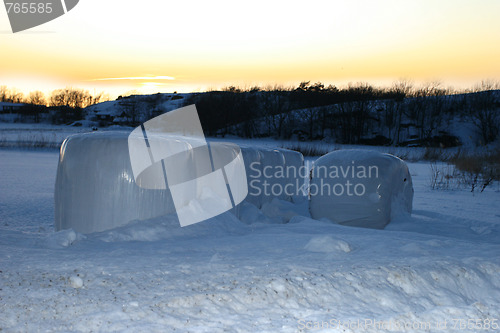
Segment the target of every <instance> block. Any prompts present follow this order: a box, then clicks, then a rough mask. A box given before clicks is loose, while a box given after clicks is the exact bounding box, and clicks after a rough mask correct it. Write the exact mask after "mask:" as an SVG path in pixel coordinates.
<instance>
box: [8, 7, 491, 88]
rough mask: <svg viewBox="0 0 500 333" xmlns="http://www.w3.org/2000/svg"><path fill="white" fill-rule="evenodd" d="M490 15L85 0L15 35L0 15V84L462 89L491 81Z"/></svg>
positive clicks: (461, 10) (484, 11)
mask: <svg viewBox="0 0 500 333" xmlns="http://www.w3.org/2000/svg"><path fill="white" fill-rule="evenodd" d="M152 9H154V10H152ZM431 9H432V10H431ZM0 11H1V10H0ZM117 12H119V15H118V14H117ZM499 12H500V2H499V1H495V0H478V1H476V2H474V3H471V2H470V1H466V0H454V1H453V0H443V1H439V2H435V1H431V0H421V1H418V2H415V1H405V0H400V1H395V0H380V1H371V0H360V1H311V2H309V3H307V4H305V3H303V2H298V1H287V2H283V1H276V2H272V3H269V2H266V1H263V0H262V1H261V0H258V1H253V2H251V3H250V2H249V3H235V2H233V1H228V0H217V1H215V2H214V3H212V4H209V3H206V2H203V1H194V0H192V1H188V2H182V3H168V4H166V3H164V2H162V1H154V0H146V1H143V2H141V4H140V5H138V4H137V3H136V2H131V1H120V2H113V1H111V2H105V3H103V2H100V1H97V0H86V1H84V2H80V3H79V4H78V6H77V7H75V9H73V10H72V11H71V12H69V13H68V14H67V15H65V16H63V17H61V18H60V19H56V20H54V21H51V22H49V23H47V24H46V25H43V26H40V27H37V28H35V29H32V30H33V31H26V32H24V33H23V32H21V33H17V34H11V33H8V31H10V26H9V25H8V20H7V16H6V14H5V12H3V13H1V12H0V22H1V23H0V32H2V33H1V34H0V39H1V43H0V45H1V52H0V85H7V86H8V87H12V88H14V87H16V88H18V89H21V90H23V91H25V92H28V91H32V90H42V91H50V90H52V89H56V88H63V87H65V86H72V87H79V88H84V89H88V90H90V91H106V92H108V93H110V94H111V95H112V96H113V97H116V96H118V95H119V94H123V93H125V92H127V91H131V90H136V91H138V92H142V93H155V92H173V91H178V92H190V91H203V90H207V89H210V88H220V87H223V86H227V85H239V86H252V85H261V86H265V85H274V84H281V85H285V86H289V85H297V84H298V83H299V82H300V81H304V80H307V81H309V80H310V81H313V82H317V81H321V82H323V83H324V84H325V85H328V84H334V85H343V84H346V83H347V82H358V81H366V82H369V83H372V84H375V85H380V84H382V85H386V84H390V82H391V81H396V80H398V79H400V78H403V77H404V78H411V79H413V80H415V81H417V82H422V81H427V80H440V81H441V82H442V83H443V85H445V86H448V85H454V86H458V87H465V86H469V87H470V86H472V85H474V84H475V83H476V82H478V81H480V80H482V79H493V80H500V62H499V61H498V59H500V34H499V33H498V32H499V31H500V21H499V20H498V19H497V18H498V17H497V16H498V13H499ZM169 13H170V14H169ZM171 13H175V14H176V15H172V14H171ZM89 17H92V20H89Z"/></svg>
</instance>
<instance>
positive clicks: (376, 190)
mask: <svg viewBox="0 0 500 333" xmlns="http://www.w3.org/2000/svg"><path fill="white" fill-rule="evenodd" d="M310 195H311V200H310V211H311V216H312V217H313V218H314V219H321V218H328V219H329V220H331V221H333V222H335V223H339V224H344V225H349V226H357V227H366V228H377V229H382V228H384V227H385V226H386V225H387V224H388V223H389V222H390V220H391V217H393V216H395V215H396V214H400V213H405V212H406V213H411V209H412V200H413V186H412V180H411V176H410V173H409V171H408V167H407V166H406V164H405V163H404V162H403V161H402V160H401V159H399V158H397V157H395V156H392V155H389V154H380V153H377V152H373V151H365V150H341V151H334V152H331V153H329V154H327V155H324V156H323V157H321V158H319V159H318V160H317V161H316V162H315V163H314V167H313V169H312V171H311V185H310Z"/></svg>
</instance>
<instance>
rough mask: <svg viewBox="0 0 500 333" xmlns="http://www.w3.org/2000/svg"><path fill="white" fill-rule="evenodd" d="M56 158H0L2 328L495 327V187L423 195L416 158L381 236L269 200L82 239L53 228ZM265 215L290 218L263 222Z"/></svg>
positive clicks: (498, 293) (498, 244)
mask: <svg viewBox="0 0 500 333" xmlns="http://www.w3.org/2000/svg"><path fill="white" fill-rule="evenodd" d="M57 159H58V154H57V153H56V152H33V151H23V150H20V151H16V150H0V170H1V174H0V329H1V330H3V331H6V332H19V331H126V332H136V331H153V332H164V331H181V332H222V331H229V332H279V331H282V332H301V331H302V332H308V331H311V332H312V331H314V332H318V331H319V332H321V331H328V332H365V331H366V332H384V331H419V332H421V331H431V332H436V331H441V332H445V331H447V332H459V331H460V332H463V331H470V332H472V331H481V330H480V329H477V327H478V326H477V325H480V324H481V325H483V326H484V325H486V324H488V325H490V327H495V326H494V325H495V323H496V325H499V324H498V320H499V318H500V310H499V309H500V260H499V258H500V222H499V221H500V208H499V207H498V202H499V199H500V192H499V188H498V185H495V187H491V188H487V189H486V190H485V192H484V193H480V194H476V195H475V196H473V195H472V194H471V193H470V192H468V191H432V190H430V187H429V174H430V168H429V166H428V164H425V163H411V164H409V167H410V172H411V175H412V178H413V181H414V187H415V198H414V214H413V216H412V217H411V218H406V219H403V220H396V221H393V222H391V224H389V225H388V226H387V228H386V229H385V230H370V229H359V228H352V227H344V226H340V225H333V224H329V223H326V222H321V221H315V220H312V219H311V218H310V217H309V216H308V213H307V207H306V206H305V205H304V204H291V203H287V202H281V201H275V202H273V203H271V204H269V205H267V206H265V207H263V209H262V210H258V209H256V208H254V209H252V207H247V209H246V210H245V215H246V216H245V218H246V219H247V220H259V221H261V223H254V224H250V225H247V224H244V223H242V222H241V221H239V220H237V219H236V218H235V217H234V216H233V215H231V214H230V213H226V214H224V215H221V216H219V217H217V218H214V219H212V220H210V221H207V222H204V223H199V224H196V225H192V226H190V227H186V228H180V227H179V226H178V224H177V221H176V219H175V218H174V217H173V216H166V217H162V218H157V219H152V220H149V221H146V222H142V223H132V224H131V225H129V226H126V227H122V228H120V229H117V230H112V231H107V232H102V233H97V234H90V235H86V236H83V235H80V234H77V233H75V232H74V231H71V230H66V231H61V232H57V233H55V232H54V227H53V219H54V214H53V190H54V181H55V174H56V166H57ZM265 213H267V214H268V215H273V216H275V217H276V216H282V217H286V219H287V220H288V219H289V220H290V222H289V223H288V224H269V223H266V222H271V219H270V218H268V217H266V215H265ZM469 319H471V320H474V321H472V322H471V321H468V320H469ZM375 321H376V322H375ZM390 325H392V326H390ZM397 325H399V326H401V328H400V329H396V327H397ZM404 325H407V326H404ZM464 325H465V329H464ZM467 325H469V328H470V329H469V328H467ZM471 325H472V326H471ZM474 325H476V326H474ZM321 326H322V327H323V329H317V328H318V327H321ZM438 326H439V328H440V329H438ZM315 328H316V329H315ZM328 328H329V329H330V330H328Z"/></svg>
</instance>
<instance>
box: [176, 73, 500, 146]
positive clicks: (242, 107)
mask: <svg viewBox="0 0 500 333" xmlns="http://www.w3.org/2000/svg"><path fill="white" fill-rule="evenodd" d="M499 88H500V85H499V84H498V83H495V82H489V81H483V82H482V83H481V84H479V85H477V86H475V87H474V88H472V89H468V90H464V91H454V90H451V89H445V88H442V87H441V85H440V84H439V83H436V82H434V83H428V84H426V85H424V86H420V87H417V86H415V85H413V84H412V82H411V81H406V80H402V81H398V82H396V83H394V84H393V85H392V86H391V87H389V88H379V87H375V86H372V85H370V84H368V83H358V84H351V85H348V86H347V87H344V88H338V87H336V86H332V85H329V86H325V85H324V84H322V83H321V82H318V83H313V84H311V83H310V82H301V83H300V84H299V85H298V86H297V87H294V88H287V87H283V86H272V87H266V88H260V87H251V88H248V89H241V88H238V87H234V86H230V87H226V88H224V89H221V90H218V91H209V92H206V93H200V94H194V95H192V96H191V97H190V98H188V99H187V100H186V102H185V104H186V105H188V104H196V106H197V109H198V113H199V116H200V120H201V122H202V125H203V128H204V130H205V131H206V132H207V134H208V135H214V136H217V135H218V136H225V135H238V136H242V137H249V138H251V137H262V136H270V137H276V138H281V139H289V138H292V137H294V136H295V137H297V138H299V139H302V140H318V139H323V138H325V137H334V138H335V139H336V141H337V142H340V143H345V144H370V143H373V144H377V145H380V144H393V145H404V144H410V143H414V144H420V145H445V146H450V145H457V144H459V142H457V138H453V137H452V136H450V135H449V133H447V131H446V129H447V128H448V127H449V126H450V125H451V123H452V121H453V120H454V119H461V120H463V121H465V122H469V123H471V124H473V126H475V129H476V130H477V132H478V135H479V138H480V139H479V141H480V142H479V143H481V144H487V143H490V142H492V141H495V140H496V139H497V138H498V137H499V134H498V132H499V128H500V104H499V102H500V96H499V95H500V92H499V91H498V89H499Z"/></svg>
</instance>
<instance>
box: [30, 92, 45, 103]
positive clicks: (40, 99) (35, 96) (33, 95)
mask: <svg viewBox="0 0 500 333" xmlns="http://www.w3.org/2000/svg"><path fill="white" fill-rule="evenodd" d="M27 101H28V103H29V104H34V105H45V104H46V103H47V102H46V100H45V95H44V94H43V92H41V91H38V90H37V91H32V92H30V94H29V96H28V99H27Z"/></svg>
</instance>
